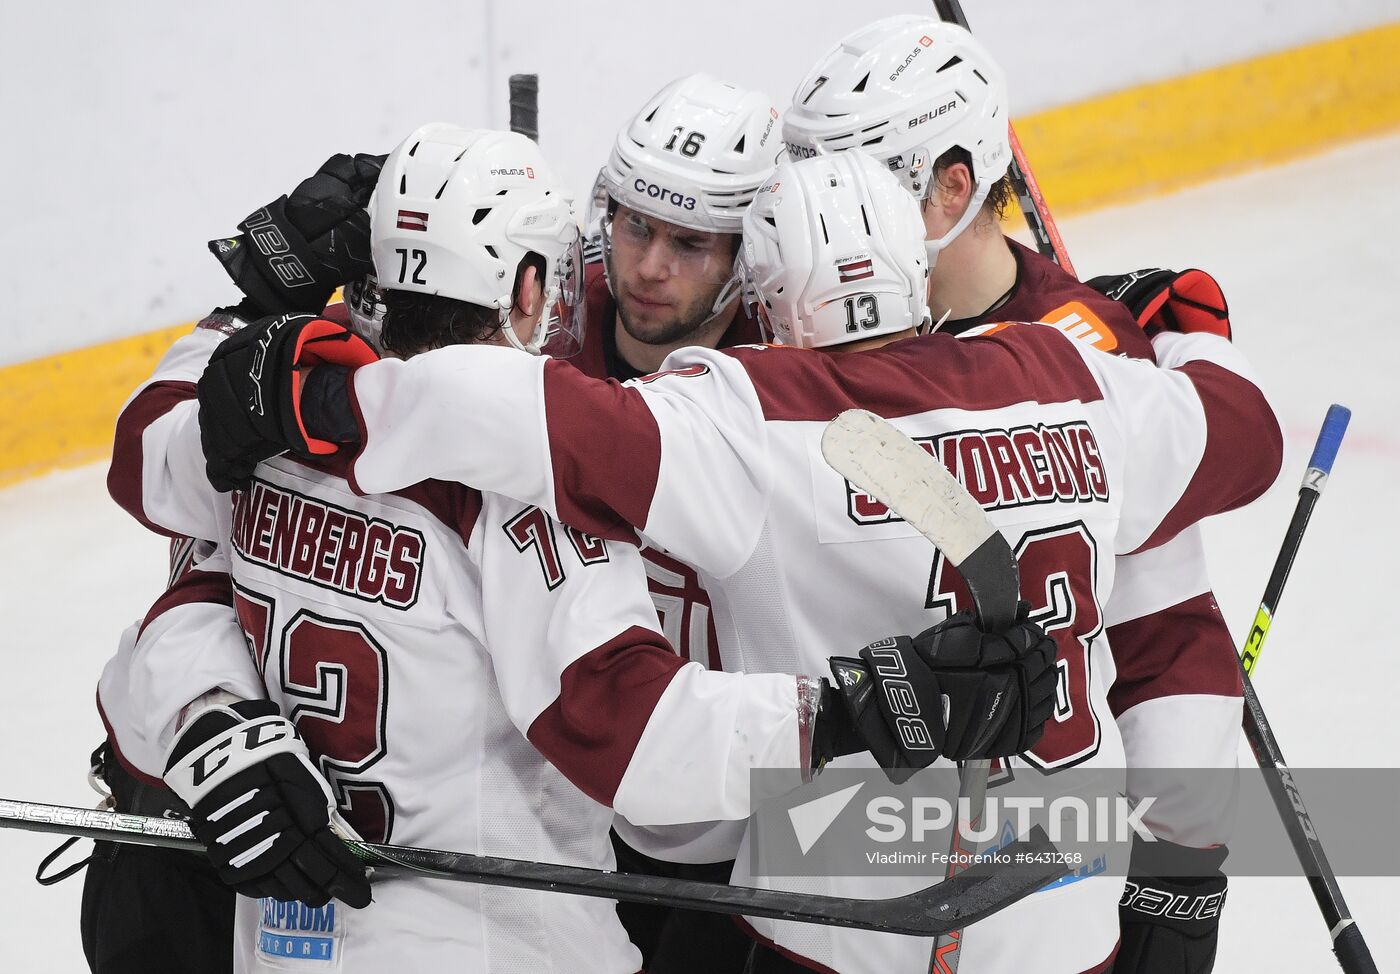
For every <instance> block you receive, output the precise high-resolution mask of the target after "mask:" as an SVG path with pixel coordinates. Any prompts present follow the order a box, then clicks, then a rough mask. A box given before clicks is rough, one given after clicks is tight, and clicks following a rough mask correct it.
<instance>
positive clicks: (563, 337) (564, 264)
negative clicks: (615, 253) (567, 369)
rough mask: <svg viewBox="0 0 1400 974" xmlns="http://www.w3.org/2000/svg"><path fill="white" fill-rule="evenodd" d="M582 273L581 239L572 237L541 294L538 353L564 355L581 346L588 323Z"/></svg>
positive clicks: (575, 350)
mask: <svg viewBox="0 0 1400 974" xmlns="http://www.w3.org/2000/svg"><path fill="white" fill-rule="evenodd" d="M583 274H584V268H583V239H582V238H581V237H575V238H574V242H573V243H572V244H570V245H569V249H568V250H566V251H565V252H564V255H563V256H562V257H560V258H559V262H558V265H557V267H556V270H555V277H554V281H553V284H552V286H551V288H550V290H549V292H548V293H547V294H546V295H545V298H546V300H547V301H548V304H547V310H546V314H545V320H544V323H543V324H544V335H543V337H542V338H541V339H540V341H539V348H540V354H542V355H552V356H554V357H555V358H568V357H569V356H571V355H576V354H578V351H579V350H580V349H581V348H583V338H584V332H585V329H586V327H587V324H588V321H587V317H588V316H587V314H586V306H585V303H584V287H583V283H584V278H583Z"/></svg>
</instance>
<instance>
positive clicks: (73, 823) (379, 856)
mask: <svg viewBox="0 0 1400 974" xmlns="http://www.w3.org/2000/svg"><path fill="white" fill-rule="evenodd" d="M0 828H17V829H25V830H28V831H32V832H56V833H59V834H62V835H77V836H82V837H84V838H90V839H99V840H105V841H108V842H121V843H132V844H136V845H147V846H156V847H159V848H163V849H179V850H182V851H186V852H199V853H202V852H203V851H204V846H203V845H201V844H200V843H199V842H198V841H197V840H196V839H195V838H194V836H193V834H192V833H191V832H190V829H189V826H188V825H186V824H185V823H184V822H182V821H179V820H174V819H164V818H157V817H155V816H147V815H131V814H126V813H122V812H108V811H101V810H98V809H91V808H77V807H74V806H69V805H48V804H44V803H40V802H22V801H14V800H11V799H4V798H0ZM346 844H347V845H349V846H350V848H351V849H352V850H353V851H354V852H355V853H356V854H357V855H359V856H360V857H361V858H363V859H364V860H365V863H366V865H369V866H373V867H374V869H375V871H376V873H379V874H382V875H412V876H421V877H425V878H427V877H435V878H438V879H445V880H453V881H456V882H468V883H482V884H486V885H492V886H507V887H514V888H517V889H537V890H545V891H548V892H554V893H570V894H574V895H579V896H596V897H601V898H604V899H615V900H627V901H630V902H634V903H649V904H653V905H657V906H676V907H683V908H686V909H692V910H706V911H709V912H712V913H734V914H745V915H748V916H761V917H772V918H774V919H779V920H796V921H798V922H801V923H822V924H827V925H829V926H840V927H853V928H857V929H863V930H879V931H883V932H886V933H900V934H908V935H910V936H925V937H927V936H934V935H937V934H939V933H942V932H944V931H946V930H948V929H950V928H952V927H955V926H961V925H963V924H967V923H975V922H976V921H977V920H979V919H982V918H984V917H987V916H990V915H991V914H993V913H995V912H997V911H998V910H1001V909H1004V908H1005V907H1007V906H1009V905H1010V904H1012V903H1014V902H1016V901H1017V900H1020V899H1022V898H1023V897H1025V896H1029V895H1030V894H1031V893H1033V892H1035V891H1036V890H1037V889H1039V888H1040V887H1042V886H1044V885H1045V884H1046V883H1049V882H1053V881H1054V880H1056V879H1058V878H1059V877H1060V876H1062V875H1064V874H1065V872H1066V870H1065V868H1064V866H1062V865H1059V864H1057V863H1049V864H1046V865H1044V866H1037V867H1036V868H1034V869H1026V868H1023V867H1020V866H1018V867H1017V868H1016V869H1014V870H1007V869H998V868H995V867H993V866H991V865H990V864H981V865H979V866H974V867H973V868H972V869H969V870H967V871H966V872H964V873H962V874H961V875H959V876H958V877H957V878H956V879H955V880H953V881H950V882H945V883H942V884H940V885H938V886H934V887H929V888H928V889H924V890H919V891H917V892H914V893H911V894H909V895H907V896H897V897H892V898H889V899H883V900H863V899H852V898H849V897H840V896H817V895H810V894H806V893H794V892H789V891H787V890H771V889H760V888H756V887H748V886H729V885H727V884H724V883H704V882H699V881H696V880H684V879H670V878H668V877H664V876H645V875H640V874H635V873H616V872H611V871H608V870H603V869H589V868H586V867H583V866H566V865H561V864H557V863H548V862H527V861H524V860H519V859H502V858H499V857H496V856H477V855H471V854H468V853H460V852H443V851H440V850H436V849H415V848H412V847H409V846H394V845H380V844H377V843H372V842H358V841H350V842H347V843H346ZM1003 852H1004V853H1006V854H1007V855H1008V856H1010V858H1011V861H1013V862H1015V861H1016V860H1017V853H1026V854H1027V856H1028V861H1031V862H1037V861H1039V860H1041V859H1046V858H1049V857H1050V853H1053V852H1054V846H1053V845H1051V844H1050V841H1049V839H1048V838H1047V837H1046V836H1045V834H1044V832H1038V833H1037V832H1033V833H1032V835H1031V836H1030V837H1029V838H1028V839H1026V840H1023V841H1021V842H1018V843H1015V844H1013V845H1012V846H1009V847H1007V849H1005V850H1003Z"/></svg>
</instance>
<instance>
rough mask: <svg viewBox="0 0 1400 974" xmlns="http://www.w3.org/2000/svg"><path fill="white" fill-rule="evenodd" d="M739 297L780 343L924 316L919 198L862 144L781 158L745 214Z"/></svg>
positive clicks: (846, 337) (914, 322) (879, 331)
mask: <svg viewBox="0 0 1400 974" xmlns="http://www.w3.org/2000/svg"><path fill="white" fill-rule="evenodd" d="M738 264H739V270H740V274H741V276H742V277H743V280H744V286H745V295H746V298H747V300H749V301H751V302H753V303H754V304H756V305H757V307H756V309H755V311H756V314H757V317H758V319H759V321H760V322H762V323H763V325H764V327H765V328H767V329H770V330H771V332H772V333H773V336H774V337H775V338H776V339H777V340H778V341H780V342H782V343H783V344H785V345H797V346H799V347H802V348H823V347H825V346H828V345H839V344H842V343H843V342H852V341H859V340H861V339H864V338H871V337H874V336H876V335H888V334H893V333H895V332H900V331H904V330H905V329H906V328H913V327H915V326H918V325H921V324H923V323H924V321H926V320H927V318H928V255H927V253H926V251H925V250H924V223H923V220H922V219H921V218H920V216H919V207H918V204H917V203H915V201H914V199H913V198H912V197H911V196H910V195H909V193H908V191H907V190H905V188H904V186H903V185H902V184H901V183H900V181H899V179H898V178H897V177H896V176H895V175H894V174H892V173H891V172H890V171H889V170H888V169H886V168H885V166H883V165H882V164H881V163H879V162H877V161H875V160H874V159H872V158H870V157H869V156H867V155H865V154H864V153H860V152H843V153H839V154H837V155H831V156H818V157H816V158H812V159H803V160H786V161H784V162H781V163H779V164H778V169H777V171H776V172H775V173H774V174H773V178H772V179H771V180H770V181H769V182H767V183H765V184H764V185H763V187H762V188H760V189H759V191H758V195H757V196H755V197H754V202H753V205H752V206H751V207H749V211H748V213H747V214H745V216H744V242H743V246H742V247H740V249H739V257H738Z"/></svg>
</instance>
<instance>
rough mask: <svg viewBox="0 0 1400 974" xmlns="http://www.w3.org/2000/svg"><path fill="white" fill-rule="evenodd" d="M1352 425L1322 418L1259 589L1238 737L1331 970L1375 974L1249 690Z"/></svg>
mask: <svg viewBox="0 0 1400 974" xmlns="http://www.w3.org/2000/svg"><path fill="white" fill-rule="evenodd" d="M1350 419H1351V410H1349V409H1347V408H1346V407H1345V406H1339V405H1336V404H1333V405H1332V406H1331V407H1330V408H1329V409H1328V410H1327V418H1326V419H1324V420H1323V422H1322V430H1321V431H1320V432H1319V433H1318V434H1317V443H1316V445H1315V446H1314V447H1313V452H1312V457H1311V458H1310V459H1309V460H1308V469H1307V472H1306V473H1304V474H1303V483H1302V485H1301V486H1300V487H1299V488H1298V505H1297V507H1295V508H1294V510H1293V519H1292V520H1291V521H1290V522H1289V524H1288V531H1287V532H1286V533H1285V534H1284V537H1283V546H1282V548H1280V550H1279V553H1278V558H1277V559H1276V560H1275V561H1274V570H1273V573H1272V574H1271V575H1270V576H1269V582H1268V584H1267V585H1265V586H1264V598H1263V599H1262V600H1261V601H1260V604H1259V611H1258V613H1257V614H1256V615H1255V617H1254V625H1253V626H1252V627H1251V628H1250V631H1249V636H1248V638H1246V640H1245V646H1244V651H1243V652H1242V653H1241V654H1240V668H1241V669H1242V670H1243V671H1244V706H1245V716H1244V736H1245V738H1246V739H1247V740H1248V741H1249V747H1250V749H1251V750H1252V751H1253V752H1254V757H1255V759H1256V760H1257V761H1258V762H1259V767H1260V768H1261V769H1263V770H1264V771H1265V772H1269V771H1273V772H1275V773H1274V774H1267V773H1266V774H1265V775H1264V781H1265V783H1266V784H1267V785H1268V787H1269V794H1270V795H1271V796H1272V797H1273V799H1274V805H1275V806H1277V808H1278V813H1279V817H1280V818H1282V819H1283V827H1284V831H1286V832H1287V833H1288V839H1289V841H1290V842H1291V843H1292V844H1293V851H1294V852H1295V853H1296V854H1297V856H1298V861H1299V862H1300V863H1301V864H1302V866H1303V871H1304V873H1305V874H1306V876H1307V878H1308V885H1309V886H1310V887H1312V892H1313V897H1314V899H1316V900H1317V906H1318V909H1320V910H1321V911H1322V916H1323V919H1325V920H1326V921H1327V929H1328V932H1329V933H1330V934H1331V937H1332V951H1333V953H1335V954H1336V955H1337V963H1339V964H1340V965H1341V967H1342V970H1343V971H1346V972H1347V974H1374V972H1375V970H1376V962H1375V961H1374V960H1372V959H1371V950H1370V948H1369V947H1368V946H1367V945H1366V939H1365V938H1364V937H1363V936H1362V935H1361V928H1360V927H1358V926H1357V924H1356V921H1355V920H1353V919H1352V917H1351V911H1350V909H1348V907H1347V904H1346V900H1345V899H1344V898H1343V897H1342V890H1341V887H1340V886H1339V885H1338V883H1337V875H1336V873H1334V872H1333V871H1332V865H1331V863H1329V862H1328V861H1327V854H1326V853H1325V852H1324V851H1323V849H1322V842H1321V840H1320V839H1319V838H1318V835H1317V830H1316V829H1315V828H1313V824H1312V819H1311V818H1309V817H1308V810H1307V808H1306V807H1305V806H1304V805H1303V796H1302V793H1301V792H1300V791H1299V790H1298V786H1297V785H1296V784H1295V783H1294V781H1293V776H1292V775H1291V774H1290V773H1289V771H1288V764H1287V762H1286V761H1284V758H1283V752H1282V750H1280V748H1279V746H1278V741H1277V740H1276V739H1275V738H1274V732H1273V729H1272V728H1271V727H1270V726H1269V718H1268V717H1267V716H1265V714H1264V707H1263V704H1261V703H1260V702H1259V695H1258V694H1257V693H1255V691H1254V683H1253V681H1251V680H1250V674H1251V673H1253V672H1254V667H1255V666H1256V665H1258V662H1259V654H1260V653H1261V652H1262V650H1263V648H1264V640H1265V639H1266V638H1267V637H1268V635H1269V627H1270V624H1271V623H1272V622H1273V615H1274V612H1275V610H1276V609H1277V608H1278V603H1279V599H1280V598H1281V597H1282V596H1283V586H1284V583H1286V582H1287V581H1288V575H1289V572H1290V571H1291V570H1292V568H1293V560H1294V559H1295V558H1296V557H1297V555H1298V549H1299V547H1300V546H1301V544H1302V541H1303V532H1304V531H1305V530H1306V529H1307V526H1308V520H1309V518H1310V517H1311V516H1312V509H1313V506H1314V505H1315V504H1316V503H1317V499H1318V498H1319V497H1320V496H1321V495H1322V489H1323V488H1324V487H1325V486H1327V477H1328V475H1329V474H1330V473H1331V472H1332V461H1334V460H1335V459H1336V458H1337V449H1338V447H1340V446H1341V444H1342V436H1343V435H1345V433H1346V429H1347V423H1348V421H1349V420H1350Z"/></svg>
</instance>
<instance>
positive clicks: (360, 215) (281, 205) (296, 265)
mask: <svg viewBox="0 0 1400 974" xmlns="http://www.w3.org/2000/svg"><path fill="white" fill-rule="evenodd" d="M386 158H387V157H386V156H372V155H366V154H365V153H359V154H357V155H354V156H348V155H345V154H344V153H340V154H337V155H333V156H331V157H330V158H329V159H327V160H326V161H325V162H324V163H323V164H322V165H321V168H320V169H318V170H316V174H315V175H313V176H311V177H310V178H308V179H304V180H302V181H301V182H300V183H298V184H297V188H296V189H294V190H292V193H291V195H290V196H279V197H278V198H277V199H275V200H273V201H272V202H271V203H269V204H267V205H266V206H264V207H262V208H260V209H259V210H257V211H256V212H254V213H253V214H251V215H250V216H249V217H248V218H247V219H245V220H244V221H243V222H242V223H240V224H239V225H238V229H239V230H241V231H243V232H242V233H240V234H239V235H238V236H236V237H227V238H225V239H222V240H211V241H209V250H210V252H212V253H213V254H214V256H215V257H217V258H219V263H221V264H223V265H224V270H225V271H227V272H228V276H229V277H231V278H233V283H235V284H237V285H238V289H239V290H240V291H242V292H243V293H244V294H246V295H247V296H248V297H250V298H252V299H253V301H254V302H255V303H256V304H257V306H258V308H259V309H260V310H261V312H262V313H263V314H278V313H281V312H285V311H303V312H309V313H315V312H319V311H320V310H321V309H322V308H324V307H325V306H326V302H327V301H328V300H329V299H330V296H331V294H332V293H333V292H334V291H335V289H336V288H337V287H339V286H340V285H342V284H344V283H346V282H347V281H352V280H355V279H356V278H360V277H363V276H364V275H365V274H368V273H372V272H373V271H374V266H373V263H372V261H371V257H370V246H369V211H368V210H367V209H366V207H367V206H368V205H369V200H370V196H371V194H373V193H374V184H375V183H376V182H377V181H378V179H379V170H380V169H381V168H382V167H383V165H384V160H385V159H386Z"/></svg>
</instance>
